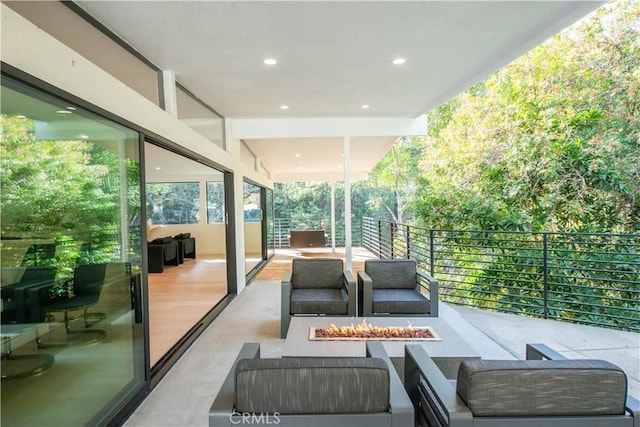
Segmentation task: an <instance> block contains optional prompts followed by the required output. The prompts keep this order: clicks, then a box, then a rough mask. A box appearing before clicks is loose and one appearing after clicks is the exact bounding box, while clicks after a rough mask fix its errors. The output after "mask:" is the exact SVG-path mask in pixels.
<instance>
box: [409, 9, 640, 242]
mask: <svg viewBox="0 0 640 427" xmlns="http://www.w3.org/2000/svg"><path fill="white" fill-rule="evenodd" d="M638 39H640V3H638V2H637V1H620V2H614V3H611V4H608V5H607V6H606V7H604V8H602V9H601V10H599V11H598V13H596V14H595V15H594V16H593V17H592V18H591V19H588V20H585V21H584V22H583V23H581V24H580V25H577V26H574V27H572V28H570V29H568V30H566V31H565V32H563V33H561V34H559V35H557V36H555V37H553V38H552V39H550V40H549V41H547V42H546V43H544V44H543V45H541V46H539V47H537V48H536V49H534V50H532V51H531V52H529V53H528V54H527V55H525V56H523V57H522V58H520V59H518V60H517V61H515V62H514V63H512V64H511V65H509V66H508V67H505V68H504V69H502V70H500V71H499V72H497V73H496V74H494V75H492V76H491V77H489V78H488V79H487V80H485V81H483V82H480V83H478V84H477V85H475V86H474V87H472V88H471V89H470V90H468V91H467V92H465V93H463V94H462V95H460V96H459V97H457V98H456V99H454V100H452V101H450V102H449V103H447V104H445V105H443V106H441V107H440V108H439V109H437V110H436V111H434V112H432V113H430V123H432V124H433V126H432V127H431V128H430V129H429V138H428V140H427V143H426V146H425V149H424V151H423V158H422V162H421V165H420V166H421V169H422V173H421V179H420V180H419V182H420V188H419V191H418V194H419V197H418V200H417V203H416V214H417V215H418V216H419V218H420V221H419V222H420V223H421V224H423V225H426V226H428V227H437V228H463V229H503V230H552V231H553V230H562V231H618V232H631V231H637V230H638V229H639V227H640V224H639V219H638V218H640V207H639V205H638V197H639V195H640V176H639V172H638V171H639V170H640V150H639V148H640V126H639V125H640V123H639V120H640V102H639V99H640V97H639V96H638V95H639V90H640V75H639V74H638V73H639V72H638V70H640V45H639V44H638V43H637V40H638Z"/></svg>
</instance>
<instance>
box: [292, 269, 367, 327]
mask: <svg viewBox="0 0 640 427" xmlns="http://www.w3.org/2000/svg"><path fill="white" fill-rule="evenodd" d="M356 298H357V295H356V281H355V279H354V277H353V274H352V273H351V272H350V271H344V269H343V263H342V260H341V259H332V258H321V259H294V260H293V262H292V263H291V270H289V271H287V272H286V273H285V275H284V277H283V278H282V288H281V321H280V337H281V338H285V337H286V336H287V331H288V330H289V323H290V322H291V316H295V315H327V316H355V315H356Z"/></svg>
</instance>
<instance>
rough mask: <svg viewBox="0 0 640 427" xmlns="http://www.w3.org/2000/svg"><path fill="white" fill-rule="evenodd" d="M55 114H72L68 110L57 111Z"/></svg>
mask: <svg viewBox="0 0 640 427" xmlns="http://www.w3.org/2000/svg"><path fill="white" fill-rule="evenodd" d="M56 113H58V114H72V113H71V111H69V110H58V111H56Z"/></svg>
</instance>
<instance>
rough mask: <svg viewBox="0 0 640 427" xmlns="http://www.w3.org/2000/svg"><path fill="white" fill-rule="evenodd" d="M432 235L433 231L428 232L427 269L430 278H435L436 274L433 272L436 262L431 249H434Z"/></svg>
mask: <svg viewBox="0 0 640 427" xmlns="http://www.w3.org/2000/svg"><path fill="white" fill-rule="evenodd" d="M433 239H434V233H433V229H431V230H429V269H430V270H431V272H430V273H429V274H431V276H433V277H435V274H436V272H435V271H433V270H434V268H435V264H436V260H435V257H436V256H435V254H434V252H433V249H434V247H435V245H434V242H433Z"/></svg>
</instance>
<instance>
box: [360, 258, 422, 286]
mask: <svg viewBox="0 0 640 427" xmlns="http://www.w3.org/2000/svg"><path fill="white" fill-rule="evenodd" d="M364 271H365V272H366V273H367V274H368V275H369V277H371V282H372V286H373V288H404V289H415V288H416V285H417V275H416V273H417V267H416V262H415V261H413V260H409V259H386V260H367V261H365V263H364Z"/></svg>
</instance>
